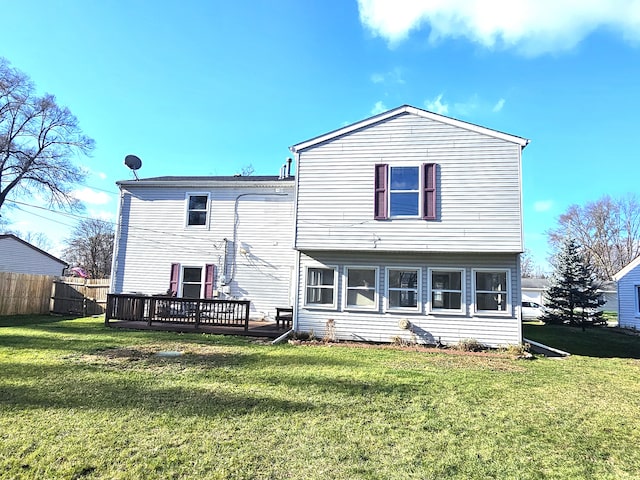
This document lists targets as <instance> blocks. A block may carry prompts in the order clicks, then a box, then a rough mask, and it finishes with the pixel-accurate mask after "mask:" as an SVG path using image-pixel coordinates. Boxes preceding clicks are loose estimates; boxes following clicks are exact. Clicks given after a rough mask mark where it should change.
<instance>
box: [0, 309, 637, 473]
mask: <svg viewBox="0 0 640 480" xmlns="http://www.w3.org/2000/svg"><path fill="white" fill-rule="evenodd" d="M1 325H3V326H2V327H0V478H34V479H36V478H37V479H41V478H64V479H74V478H77V479H79V478H110V479H111V478H114V479H118V478H122V479H129V478H135V479H137V478H161V479H167V478H198V479H204V478H207V479H209V478H213V479H216V478H221V479H222V478H225V479H226V478H241V479H244V478H246V479H275V478H277V479H280V478H293V479H295V478H299V479H352V478H371V479H387V478H398V479H406V478H420V479H423V478H437V479H441V478H459V479H468V478H482V479H485V478H504V479H555V478H558V479H560V478H561V479H565V478H579V479H589V478H593V479H607V478H610V479H625V478H628V479H631V478H637V476H638V472H640V448H638V445H640V429H639V428H638V425H639V422H638V405H640V383H639V382H638V378H639V377H640V375H639V374H640V363H639V361H638V360H637V359H636V358H635V357H633V358H631V356H624V355H622V356H620V358H598V357H595V356H580V355H574V356H571V357H569V358H567V359H564V360H551V359H545V358H537V359H535V360H517V359H514V358H511V357H510V356H508V355H506V354H501V355H498V354H491V355H486V354H468V355H462V354H460V353H453V352H425V351H417V350H416V349H414V350H410V349H405V350H399V349H391V348H360V347H348V346H338V345H328V346H323V345H321V346H308V345H279V346H271V345H269V344H265V343H257V342H254V341H252V340H251V339H243V338H239V337H223V336H212V335H196V334H190V335H179V334H174V333H161V332H131V331H121V330H116V329H107V328H105V327H104V326H103V324H102V320H101V319H94V318H82V319H76V320H65V319H60V320H57V321H52V320H51V318H50V317H42V318H40V319H34V317H25V318H18V317H13V318H11V319H7V318H4V319H2V323H1ZM620 337H622V336H621V335H620ZM625 339H626V337H625ZM632 339H633V341H635V342H636V343H635V348H636V349H637V348H638V345H639V343H638V341H639V339H638V337H632ZM166 351H170V352H182V353H183V355H182V356H178V357H162V356H158V355H156V354H157V353H158V352H166ZM610 357H611V356H610Z"/></svg>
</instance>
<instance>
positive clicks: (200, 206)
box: [187, 194, 209, 226]
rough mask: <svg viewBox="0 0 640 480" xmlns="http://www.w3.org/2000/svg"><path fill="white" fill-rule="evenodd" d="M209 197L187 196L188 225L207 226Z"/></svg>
mask: <svg viewBox="0 0 640 480" xmlns="http://www.w3.org/2000/svg"><path fill="white" fill-rule="evenodd" d="M208 202H209V196H208V195H190V194H189V195H187V225H190V226H194V225H206V224H207V204H208Z"/></svg>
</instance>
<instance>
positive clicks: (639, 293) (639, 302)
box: [636, 285, 640, 315]
mask: <svg viewBox="0 0 640 480" xmlns="http://www.w3.org/2000/svg"><path fill="white" fill-rule="evenodd" d="M636 315H640V285H636Z"/></svg>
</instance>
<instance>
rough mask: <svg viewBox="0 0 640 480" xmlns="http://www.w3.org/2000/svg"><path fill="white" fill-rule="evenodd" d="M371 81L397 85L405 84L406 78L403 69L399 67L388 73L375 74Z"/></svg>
mask: <svg viewBox="0 0 640 480" xmlns="http://www.w3.org/2000/svg"><path fill="white" fill-rule="evenodd" d="M371 81H372V82H373V83H391V84H396V85H402V84H404V83H405V82H404V78H402V69H401V68H399V67H396V68H394V69H393V70H391V71H389V72H386V73H374V74H372V75H371Z"/></svg>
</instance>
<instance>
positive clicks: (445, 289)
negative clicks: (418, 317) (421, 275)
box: [429, 269, 464, 312]
mask: <svg viewBox="0 0 640 480" xmlns="http://www.w3.org/2000/svg"><path fill="white" fill-rule="evenodd" d="M429 272H430V281H431V310H435V311H451V312H462V311H463V307H464V270H457V269H456V270H449V269H431V270H429Z"/></svg>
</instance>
